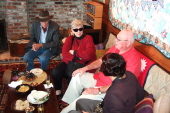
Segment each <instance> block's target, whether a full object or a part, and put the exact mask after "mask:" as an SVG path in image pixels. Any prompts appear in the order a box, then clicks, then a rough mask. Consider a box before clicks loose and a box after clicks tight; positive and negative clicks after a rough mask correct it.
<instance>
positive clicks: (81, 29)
mask: <svg viewBox="0 0 170 113" xmlns="http://www.w3.org/2000/svg"><path fill="white" fill-rule="evenodd" d="M78 30H79V31H83V28H79V29H73V31H74V32H77V31H78Z"/></svg>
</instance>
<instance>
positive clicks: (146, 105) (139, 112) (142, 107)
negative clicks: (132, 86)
mask: <svg viewBox="0 0 170 113" xmlns="http://www.w3.org/2000/svg"><path fill="white" fill-rule="evenodd" d="M135 113H153V95H152V94H149V95H148V96H147V97H145V98H144V99H143V100H141V101H140V102H139V103H138V104H137V105H136V106H135Z"/></svg>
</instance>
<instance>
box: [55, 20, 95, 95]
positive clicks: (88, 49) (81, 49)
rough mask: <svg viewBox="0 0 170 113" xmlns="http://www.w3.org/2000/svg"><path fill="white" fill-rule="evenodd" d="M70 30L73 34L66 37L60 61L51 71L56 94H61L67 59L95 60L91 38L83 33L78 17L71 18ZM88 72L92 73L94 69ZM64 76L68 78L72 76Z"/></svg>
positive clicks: (84, 61) (77, 60)
mask: <svg viewBox="0 0 170 113" xmlns="http://www.w3.org/2000/svg"><path fill="white" fill-rule="evenodd" d="M71 31H72V34H73V35H71V36H68V37H67V39H66V41H65V43H64V45H63V48H62V56H63V58H62V62H61V63H60V64H59V65H57V66H56V67H55V68H54V69H53V71H52V75H53V78H54V86H55V89H56V95H60V94H61V88H62V78H63V77H64V76H65V72H66V69H67V66H68V62H69V61H76V62H79V63H81V64H86V65H88V64H90V63H91V62H93V61H95V60H96V54H95V52H96V49H95V45H94V42H93V38H92V37H91V36H90V35H87V34H83V22H82V21H81V20H78V19H75V20H73V21H72V23H71ZM89 72H92V73H93V72H95V70H90V71H89ZM66 77H67V78H68V79H69V80H70V79H71V77H72V76H66Z"/></svg>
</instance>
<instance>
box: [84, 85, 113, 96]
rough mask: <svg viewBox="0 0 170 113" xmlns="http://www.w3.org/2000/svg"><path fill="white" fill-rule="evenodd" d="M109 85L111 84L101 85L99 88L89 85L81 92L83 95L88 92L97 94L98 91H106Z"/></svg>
mask: <svg viewBox="0 0 170 113" xmlns="http://www.w3.org/2000/svg"><path fill="white" fill-rule="evenodd" d="M110 86H111V85H107V86H102V87H99V88H94V87H90V88H87V89H86V90H85V91H83V93H82V94H84V95H89V94H92V95H97V94H99V92H101V93H106V91H107V90H108V89H109V87H110Z"/></svg>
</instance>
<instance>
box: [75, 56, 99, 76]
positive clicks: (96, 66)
mask: <svg viewBox="0 0 170 113" xmlns="http://www.w3.org/2000/svg"><path fill="white" fill-rule="evenodd" d="M101 64H102V60H101V59H98V60H95V61H94V62H92V63H91V64H89V65H87V66H85V67H83V68H79V69H77V70H75V71H74V72H73V74H72V76H75V75H76V74H78V73H80V74H79V76H81V75H82V74H83V73H85V72H86V71H88V70H91V69H97V68H99V67H100V66H101Z"/></svg>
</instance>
